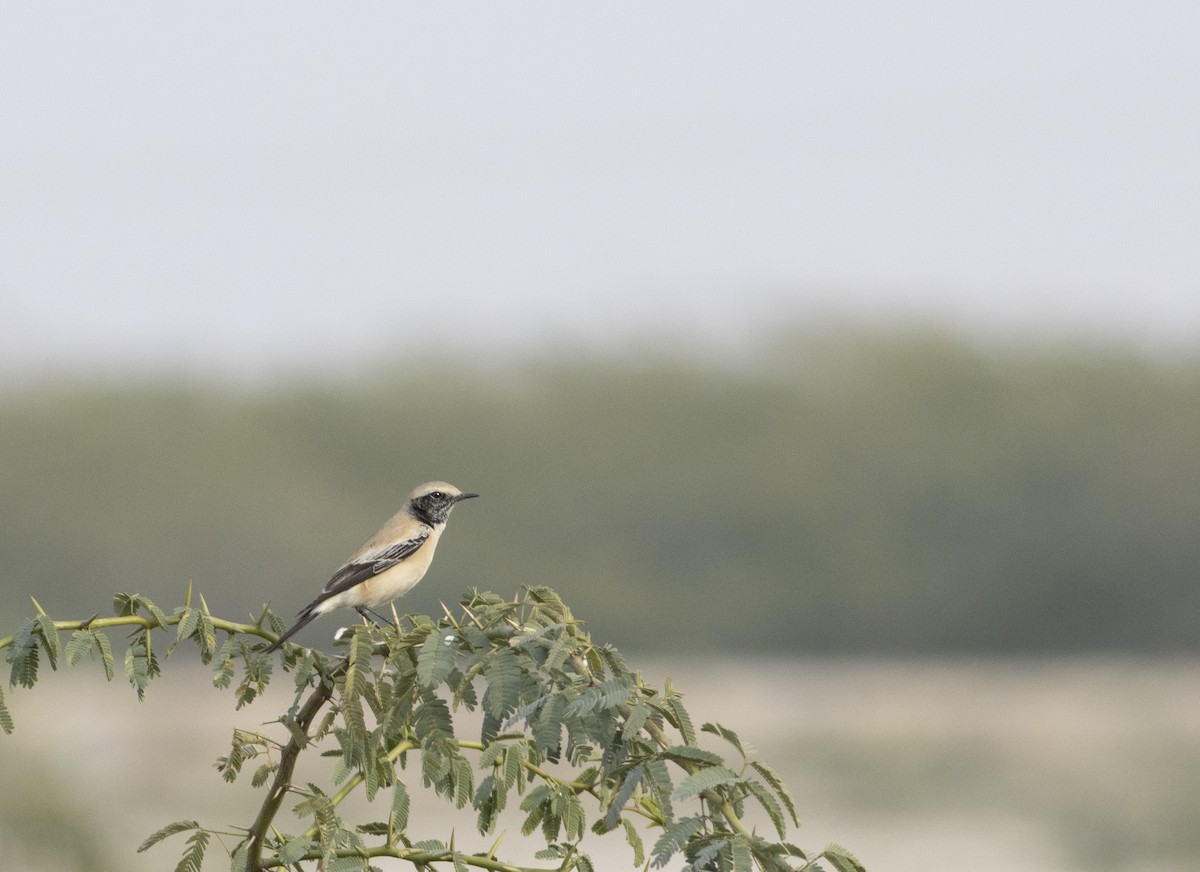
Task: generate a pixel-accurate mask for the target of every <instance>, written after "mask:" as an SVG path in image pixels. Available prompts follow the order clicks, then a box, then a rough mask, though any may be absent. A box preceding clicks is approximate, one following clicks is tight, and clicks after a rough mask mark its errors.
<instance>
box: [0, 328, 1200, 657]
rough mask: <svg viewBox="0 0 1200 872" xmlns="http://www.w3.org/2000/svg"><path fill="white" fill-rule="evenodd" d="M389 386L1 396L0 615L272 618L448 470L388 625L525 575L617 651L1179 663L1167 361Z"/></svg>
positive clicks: (836, 367) (891, 342)
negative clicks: (1145, 654) (442, 504)
mask: <svg viewBox="0 0 1200 872" xmlns="http://www.w3.org/2000/svg"><path fill="white" fill-rule="evenodd" d="M397 371H399V370H398V369H397ZM403 371H404V375H403V376H398V375H395V374H393V373H392V372H390V371H389V370H388V369H387V368H381V369H379V370H376V371H374V372H372V373H370V374H367V375H360V376H359V377H357V378H355V379H353V380H351V379H346V380H336V379H333V380H327V381H324V382H319V381H318V382H313V381H306V382H303V383H301V382H294V383H274V384H272V385H270V386H268V387H257V388H247V387H245V386H241V387H236V386H228V385H225V386H222V385H214V384H196V383H186V382H179V383H174V382H171V381H169V380H158V381H155V380H149V381H144V382H142V383H137V384H129V383H126V384H121V385H113V384H105V383H100V382H87V381H77V382H74V383H63V382H54V383H46V384H41V385H38V386H36V387H35V386H29V385H26V386H23V387H19V388H14V387H10V388H8V389H7V390H6V391H5V392H4V393H3V394H0V420H2V422H3V426H2V427H0V576H2V577H3V579H4V581H3V587H2V591H3V595H2V598H0V616H3V617H5V618H6V621H7V623H9V624H12V623H13V622H15V621H16V619H17V617H18V615H20V614H25V613H26V612H28V611H29V609H30V604H29V602H28V599H27V595H28V594H30V593H33V594H35V595H36V596H37V597H38V599H39V601H40V602H41V603H42V604H43V605H44V606H45V607H46V608H47V609H48V610H49V611H51V612H52V613H53V614H55V615H56V616H68V615H70V616H75V617H85V616H86V615H87V614H90V613H91V612H93V611H97V610H106V609H107V607H108V602H109V597H110V595H111V594H112V593H113V592H115V591H118V590H122V591H134V590H136V591H139V592H142V593H145V594H147V595H149V596H151V597H154V598H155V599H157V600H160V601H162V602H174V601H176V600H179V599H180V597H181V596H182V592H183V590H184V588H185V586H186V584H187V581H188V579H194V581H195V584H196V587H197V589H199V590H201V591H203V592H204V593H205V595H206V596H207V597H208V599H209V602H210V603H220V610H221V611H222V613H224V614H236V613H237V612H236V610H237V609H243V610H244V611H245V612H250V611H252V610H254V609H256V608H257V607H258V606H260V605H261V603H262V602H264V601H267V600H269V601H271V603H272V605H273V607H274V608H275V609H276V610H278V611H280V612H281V613H282V614H291V613H293V612H294V611H295V610H296V609H298V608H299V607H300V606H302V605H303V604H304V603H306V602H307V601H308V600H309V599H310V598H311V596H312V595H313V594H314V593H315V592H316V591H317V590H318V589H319V588H320V587H321V586H322V585H323V584H324V582H325V581H326V579H327V578H328V576H329V574H330V573H331V571H332V570H333V569H334V568H336V567H337V566H338V565H339V564H340V563H341V562H342V561H343V560H344V559H345V557H346V556H347V555H348V554H349V553H350V552H351V551H352V550H353V549H354V548H355V547H356V546H357V545H358V544H359V543H360V542H361V541H362V540H363V539H364V538H365V537H366V536H367V535H368V534H369V533H370V532H372V531H373V530H374V529H375V528H376V527H377V526H378V525H379V523H380V522H382V520H383V519H385V518H386V517H387V516H388V515H390V514H391V513H392V512H394V511H395V510H396V509H397V508H398V506H399V501H400V500H401V499H402V498H403V496H404V494H406V493H407V492H408V490H409V489H410V488H411V487H412V486H413V485H414V484H416V483H417V482H420V481H423V480H425V479H428V478H445V479H447V480H449V481H451V482H453V483H454V484H457V485H459V486H460V487H463V488H466V489H470V490H475V491H479V492H481V493H482V494H483V499H480V500H478V501H472V503H470V504H466V505H464V506H463V507H462V508H460V509H459V511H458V512H457V513H456V514H455V518H454V523H453V524H451V529H450V530H449V532H448V534H447V537H446V541H445V542H444V544H443V546H442V548H441V549H440V550H439V555H438V560H437V562H436V563H435V565H434V568H433V570H432V571H431V572H430V574H429V576H428V577H427V578H426V580H425V581H424V582H423V583H422V584H421V585H420V586H418V588H417V589H416V590H415V591H414V592H413V593H412V594H410V595H409V596H408V597H407V598H406V599H404V600H401V601H400V602H399V604H398V607H399V608H400V610H401V611H404V610H413V611H422V612H431V611H432V610H435V609H437V608H438V606H437V603H438V601H439V600H440V599H444V600H446V601H447V602H454V601H455V599H456V597H457V596H458V594H459V593H460V592H462V591H463V590H465V589H467V588H469V587H472V586H478V587H481V588H485V589H490V590H495V591H500V592H504V591H509V592H516V590H517V589H518V587H519V585H521V584H524V583H531V584H545V585H549V586H552V587H554V588H555V589H556V590H558V591H559V592H560V593H562V594H563V596H564V597H566V598H567V599H568V600H569V601H570V602H571V603H572V604H573V605H574V607H575V609H576V611H577V613H578V614H580V615H582V616H583V617H584V618H585V619H587V620H588V622H589V629H590V631H591V632H592V634H593V635H594V636H595V638H597V639H598V640H602V641H603V640H609V641H613V642H614V643H616V644H618V645H623V646H629V647H631V648H637V649H642V650H654V649H658V650H671V651H680V650H683V651H686V650H694V649H696V650H698V649H702V648H716V649H721V650H725V651H729V652H737V651H745V652H747V653H749V652H754V651H763V650H774V651H796V652H800V651H804V652H839V653H847V652H860V651H861V652H900V651H903V652H944V651H968V652H969V651H977V652H997V651H1093V650H1100V649H1121V650H1141V651H1166V650H1195V649H1196V648H1197V644H1196V640H1197V633H1196V623H1197V621H1196V618H1197V615H1198V614H1200V585H1198V584H1197V578H1196V576H1197V567H1200V536H1198V535H1197V531H1196V525H1197V518H1200V468H1198V464H1197V458H1198V457H1200V361H1198V360H1196V359H1191V358H1188V359H1172V360H1166V359H1159V358H1155V357H1153V356H1150V355H1148V354H1143V353H1138V352H1134V351H1132V350H1129V349H1117V350H1113V349H1111V348H1107V349H1106V348H1099V347H1095V346H1080V345H1078V344H1069V343H1062V344H1059V345H1048V344H1043V345H1038V346H1033V345H1029V346H1018V345H1015V344H1009V345H995V344H993V345H988V344H985V343H983V342H980V341H976V340H972V339H969V338H966V337H963V336H957V335H950V334H945V333H937V332H923V331H915V330H914V331H907V332H885V331H875V330H866V329H829V330H811V331H804V330H799V331H794V332H792V333H790V334H786V335H779V336H776V337H775V338H773V339H772V340H769V341H764V342H763V344H762V346H761V347H759V348H758V349H757V350H756V351H755V353H754V354H752V355H749V356H748V357H747V358H746V359H739V360H737V361H729V360H723V361H716V360H714V359H710V358H706V357H705V356H704V355H703V354H700V353H694V354H693V353H685V352H683V351H680V350H678V349H673V350H667V351H664V350H662V349H659V350H656V351H650V350H643V351H638V352H630V353H623V354H612V355H599V354H597V355H593V356H590V357H589V356H586V355H585V356H580V355H579V354H574V353H573V354H570V355H568V354H554V353H547V354H545V355H544V356H543V357H541V358H537V359H531V358H525V359H520V360H517V359H505V360H501V361H490V362H487V363H481V362H479V361H472V360H468V359H443V360H433V359H430V358H428V357H422V358H420V359H417V360H405V365H404V369H403ZM349 617H350V615H349V614H348V616H347V618H346V620H349ZM336 625H337V621H336V620H335V619H333V618H325V619H322V620H321V621H318V622H317V623H315V624H314V625H313V626H312V627H311V628H309V629H308V630H306V631H305V634H304V635H302V636H301V637H300V640H301V641H306V642H308V643H310V644H312V643H317V642H321V641H322V640H328V638H329V637H330V635H331V634H332V632H333V629H334V627H335V626H336Z"/></svg>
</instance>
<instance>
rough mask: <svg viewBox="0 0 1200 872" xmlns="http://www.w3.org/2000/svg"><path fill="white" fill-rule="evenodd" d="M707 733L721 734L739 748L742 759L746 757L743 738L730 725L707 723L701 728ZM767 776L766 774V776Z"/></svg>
mask: <svg viewBox="0 0 1200 872" xmlns="http://www.w3.org/2000/svg"><path fill="white" fill-rule="evenodd" d="M700 729H701V730H703V731H704V732H706V733H712V734H713V735H715V736H720V737H721V738H722V739H724V740H725V741H726V742H728V743H729V744H731V745H733V747H735V748H737V750H738V753H739V754H741V755H742V759H743V760H744V759H746V749H745V748H743V747H742V740H741V739H739V738H738V734H737V733H735V732H734V731H733V730H731V729H729V728H728V727H723V726H721V725H720V724H711V723H709V724H705V725H704V726H702V727H701V728H700ZM764 777H765V776H764Z"/></svg>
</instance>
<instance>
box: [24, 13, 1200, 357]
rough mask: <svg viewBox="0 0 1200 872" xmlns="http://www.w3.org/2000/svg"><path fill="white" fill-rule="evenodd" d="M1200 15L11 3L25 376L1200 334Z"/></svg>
mask: <svg viewBox="0 0 1200 872" xmlns="http://www.w3.org/2000/svg"><path fill="white" fill-rule="evenodd" d="M1198 44H1200V4H1197V3H1195V2H1194V0H1180V2H1137V3H1133V2H1130V3H1104V2H1078V3H1063V2H1027V3H1026V2H1003V3H995V2H991V3H972V2H963V0H954V2H915V3H883V2H863V3H841V2H839V3H820V4H817V3H805V2H798V0H791V2H763V3H754V2H751V3H744V2H739V3H732V2H731V3H706V2H688V3H673V2H654V3H645V2H637V3H626V2H604V3H546V2H536V3H530V2H518V3H504V4H496V3H486V4H485V3H453V4H450V3H438V4H434V3H420V4H417V3H402V2H388V3H355V4H313V3H306V4H297V3H282V2H275V3H272V2H258V3H236V4H235V3H223V2H209V3H189V4H182V3H175V2H161V0H156V2H153V3H150V2H143V3H138V2H124V3H120V4H98V3H84V2H37V3H18V2H4V3H2V4H0V364H2V365H3V366H4V368H5V369H7V370H8V371H9V372H13V371H26V370H29V369H36V368H39V367H43V366H53V367H88V368H91V367H104V368H116V369H118V370H119V369H123V368H127V367H130V366H134V367H155V368H158V367H162V366H168V367H179V368H183V369H187V370H193V371H199V372H209V371H214V372H224V373H250V374H255V373H261V372H264V371H270V370H273V369H278V368H281V367H287V366H292V365H298V364H303V365H309V366H326V365H344V364H347V363H353V362H355V361H359V360H362V359H364V358H369V357H373V356H376V355H381V354H388V353H391V354H404V353H407V352H408V351H410V350H412V349H417V350H419V349H420V348H421V347H423V346H425V345H428V344H429V343H430V342H442V343H446V344H448V345H449V346H451V347H464V348H465V347H469V346H471V345H482V346H483V347H485V348H493V347H497V346H499V347H513V346H516V347H520V346H522V345H525V344H534V345H539V344H541V343H543V342H546V341H549V340H556V341H558V342H563V341H579V340H586V341H609V340H611V339H613V338H618V339H619V338H621V337H626V336H628V335H630V334H637V333H644V332H647V331H652V330H668V331H676V332H678V331H684V332H690V333H693V334H694V335H696V336H697V337H699V338H701V339H702V340H704V341H712V342H722V341H726V340H727V339H728V338H730V337H733V338H737V337H739V336H744V335H746V333H747V332H753V330H755V329H757V328H758V327H759V326H761V325H763V324H769V323H772V322H774V321H777V320H779V319H780V318H785V317H792V316H808V317H814V316H815V315H817V314H819V313H823V312H828V311H831V310H832V311H843V312H850V313H854V314H858V315H861V316H869V317H873V318H880V317H891V316H895V315H905V316H908V317H914V316H915V317H929V318H934V319H938V320H941V321H949V322H961V323H967V324H971V325H976V326H994V325H999V326H1000V327H1002V328H1004V329H1021V330H1023V329H1026V328H1031V327H1038V328H1047V327H1049V328H1058V327H1063V328H1071V329H1103V330H1110V331H1115V332H1127V333H1129V334H1130V335H1135V336H1138V337H1141V338H1146V337H1151V338H1152V339H1153V338H1161V337H1170V338H1173V339H1175V340H1178V339H1179V338H1180V337H1185V338H1191V337H1200V63H1198V62H1197V59H1196V58H1197V49H1196V46H1197V45H1198Z"/></svg>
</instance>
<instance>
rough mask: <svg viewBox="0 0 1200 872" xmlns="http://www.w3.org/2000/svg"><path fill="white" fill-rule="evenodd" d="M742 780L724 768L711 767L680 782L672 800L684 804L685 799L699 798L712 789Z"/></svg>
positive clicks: (672, 795)
mask: <svg viewBox="0 0 1200 872" xmlns="http://www.w3.org/2000/svg"><path fill="white" fill-rule="evenodd" d="M741 780H742V779H741V777H739V776H738V774H737V773H736V772H733V771H732V770H729V769H726V768H725V767H724V766H709V767H706V768H704V769H701V770H699V771H698V772H693V773H692V774H691V775H689V776H688V777H687V778H685V779H683V781H681V782H679V786H678V787H676V788H675V792H674V793H672V794H671V799H672V800H674V801H675V802H682V801H683V800H685V799H691V798H692V797H693V796H698V795H699V794H701V793H703V792H704V791H705V790H709V789H710V788H713V787H717V786H719V785H722V784H736V783H737V782H739V781H741Z"/></svg>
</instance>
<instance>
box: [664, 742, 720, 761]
mask: <svg viewBox="0 0 1200 872" xmlns="http://www.w3.org/2000/svg"><path fill="white" fill-rule="evenodd" d="M662 756H664V757H666V758H667V759H668V760H674V761H675V762H676V763H707V764H708V765H710V766H723V765H724V764H725V760H724V758H722V757H721V755H720V754H714V753H713V752H712V751H705V750H704V749H703V748H695V747H693V746H691V745H672V746H671V747H670V748H667V749H666V750H665V751H663V752H662Z"/></svg>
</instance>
